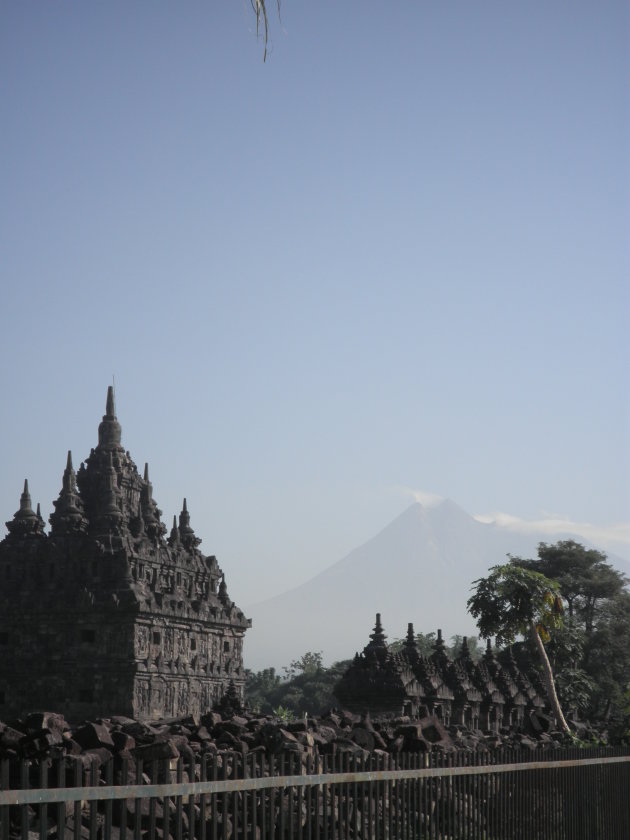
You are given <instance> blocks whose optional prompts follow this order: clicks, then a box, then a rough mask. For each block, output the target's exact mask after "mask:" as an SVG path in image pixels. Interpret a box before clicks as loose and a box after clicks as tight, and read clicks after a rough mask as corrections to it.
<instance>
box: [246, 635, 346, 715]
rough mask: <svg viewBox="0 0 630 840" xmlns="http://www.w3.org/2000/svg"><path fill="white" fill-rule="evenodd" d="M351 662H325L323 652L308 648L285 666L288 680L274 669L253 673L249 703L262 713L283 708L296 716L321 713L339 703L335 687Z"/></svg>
mask: <svg viewBox="0 0 630 840" xmlns="http://www.w3.org/2000/svg"><path fill="white" fill-rule="evenodd" d="M349 664H350V661H349V660H348V661H344V662H336V663H335V664H334V665H331V667H330V668H325V667H324V666H323V665H322V655H321V653H320V652H315V653H313V652H312V651H308V652H307V653H305V654H304V655H303V656H301V657H300V658H299V659H296V660H294V661H293V662H291V663H290V665H289V666H288V667H285V668H284V669H283V670H284V673H285V677H284V679H281V678H280V677H279V676H278V675H277V674H276V672H275V670H274V669H273V668H267V669H265V670H264V671H259V672H258V673H250V674H249V675H248V678H247V682H246V683H245V702H246V703H247V704H248V705H249V706H251V707H252V708H253V709H255V710H256V711H257V712H259V713H260V714H275V713H277V711H278V710H279V709H282V710H284V711H285V712H286V713H287V714H291V715H292V716H295V717H302V716H303V715H304V714H309V715H318V714H321V713H323V712H325V711H327V710H328V709H329V708H331V706H334V705H335V698H334V696H333V688H334V687H335V685H336V684H337V682H338V681H339V679H340V678H341V676H342V675H343V673H344V672H345V670H346V669H347V667H348V666H349Z"/></svg>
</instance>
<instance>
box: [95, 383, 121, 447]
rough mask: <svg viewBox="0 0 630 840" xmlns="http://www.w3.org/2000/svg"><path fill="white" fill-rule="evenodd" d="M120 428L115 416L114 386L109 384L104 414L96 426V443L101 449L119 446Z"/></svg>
mask: <svg viewBox="0 0 630 840" xmlns="http://www.w3.org/2000/svg"><path fill="white" fill-rule="evenodd" d="M121 433H122V429H121V428H120V423H119V422H118V420H117V418H116V406H115V405H114V388H113V386H112V385H109V386H108V388H107V402H106V404H105V414H104V415H103V420H102V421H101V424H100V425H99V427H98V445H99V446H100V447H101V448H102V449H118V448H120V437H121Z"/></svg>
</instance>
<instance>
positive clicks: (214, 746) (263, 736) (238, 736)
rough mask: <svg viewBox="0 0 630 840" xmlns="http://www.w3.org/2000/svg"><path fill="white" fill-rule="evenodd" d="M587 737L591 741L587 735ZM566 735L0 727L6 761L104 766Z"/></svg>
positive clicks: (373, 728) (103, 723) (118, 720)
mask: <svg viewBox="0 0 630 840" xmlns="http://www.w3.org/2000/svg"><path fill="white" fill-rule="evenodd" d="M580 734H581V735H582V736H584V735H588V733H587V732H585V731H584V729H582V731H581V733H580ZM561 744H562V736H561V734H560V733H559V732H555V731H554V730H553V727H552V721H551V719H550V718H549V717H548V716H546V715H544V714H541V713H537V714H535V715H534V714H532V715H531V716H530V718H529V719H528V721H527V726H526V728H525V729H524V730H523V731H520V732H515V731H509V730H504V731H501V732H499V733H493V734H487V733H486V734H484V733H481V732H478V731H471V730H468V729H466V728H464V727H462V726H452V727H449V728H448V729H447V728H445V727H444V726H443V724H442V722H441V721H440V720H439V719H438V718H437V717H435V716H432V715H429V714H425V715H422V716H421V717H420V718H419V719H413V720H412V719H410V718H407V717H399V718H395V719H389V720H374V721H372V720H371V719H370V717H369V716H361V715H356V714H353V713H351V712H347V711H339V712H338V711H331V712H329V713H327V714H325V715H323V716H321V717H309V718H304V719H298V720H292V721H285V720H281V719H279V718H274V717H270V716H267V717H260V716H255V715H253V714H251V713H247V712H242V711H240V710H239V711H237V713H234V712H227V713H226V712H225V711H223V713H220V712H218V711H212V712H208V713H206V714H204V715H202V716H200V717H199V718H197V717H194V716H188V717H181V718H176V719H170V720H160V721H153V722H150V723H149V722H140V721H137V720H132V719H130V718H127V717H122V716H113V717H109V718H98V719H95V720H91V721H85V722H83V723H80V724H78V725H70V724H69V723H68V722H67V721H66V720H65V718H64V717H63V716H62V715H60V714H56V713H54V712H36V713H32V714H29V715H28V716H26V717H25V718H24V719H22V720H15V721H9V722H6V723H2V722H0V759H1V758H14V759H41V758H43V757H47V756H49V757H53V758H54V757H61V756H64V755H67V756H77V757H82V758H83V760H84V761H85V760H87V761H89V762H90V763H91V762H94V761H95V762H97V763H98V764H104V763H106V762H107V761H109V759H110V758H111V757H112V755H113V756H117V757H119V758H133V759H142V760H143V761H145V762H146V761H152V760H155V759H163V758H168V759H174V758H177V757H179V756H182V757H183V758H184V759H185V760H186V761H193V760H196V759H197V757H198V756H199V755H201V754H204V753H207V752H212V753H218V752H238V753H250V752H253V751H256V752H262V753H264V754H265V755H281V754H286V753H305V754H308V755H331V754H339V753H348V754H351V755H357V756H365V755H366V754H371V753H374V752H379V751H380V752H381V753H384V754H398V753H404V752H427V751H435V750H447V751H451V750H470V751H475V750H492V749H496V748H501V747H506V748H512V749H518V750H521V749H527V748H529V749H535V748H536V747H540V746H542V745H548V746H551V747H553V746H560V745H561Z"/></svg>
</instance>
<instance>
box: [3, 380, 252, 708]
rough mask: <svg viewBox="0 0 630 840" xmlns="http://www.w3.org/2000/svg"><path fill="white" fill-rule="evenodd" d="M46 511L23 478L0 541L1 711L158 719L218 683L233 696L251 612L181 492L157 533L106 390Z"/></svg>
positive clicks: (147, 489)
mask: <svg viewBox="0 0 630 840" xmlns="http://www.w3.org/2000/svg"><path fill="white" fill-rule="evenodd" d="M54 507H55V510H54V512H53V513H52V514H51V516H50V529H49V532H48V533H46V532H45V525H44V521H43V519H42V517H41V514H40V509H39V505H38V506H37V510H36V511H34V510H33V508H32V504H31V497H30V495H29V489H28V482H27V481H25V482H24V492H23V493H22V496H21V498H20V508H19V510H18V511H17V513H16V514H15V516H14V517H13V519H12V520H11V521H10V522H7V523H6V524H7V528H8V531H9V533H8V535H7V536H6V537H5V538H4V539H3V540H2V541H1V542H0V719H5V720H7V719H8V718H11V717H13V716H19V715H21V714H23V713H24V712H26V711H28V710H31V709H42V708H44V709H53V710H55V711H60V712H63V713H64V714H65V715H66V717H68V718H69V719H71V720H72V719H77V720H79V719H84V718H86V717H95V716H98V715H113V714H118V715H128V716H130V717H134V718H139V719H156V718H163V717H173V716H181V715H186V714H198V713H200V712H203V711H205V710H207V709H209V708H211V707H212V706H213V704H214V703H216V702H217V701H218V700H220V699H221V698H222V697H223V696H224V695H225V694H226V692H227V691H228V688H230V692H231V693H232V694H233V693H234V689H236V692H237V694H238V695H239V696H240V697H242V694H243V686H244V683H245V673H244V669H243V655H242V649H243V636H244V634H245V631H246V629H247V628H248V627H250V626H251V621H250V620H249V619H247V618H245V616H244V615H243V613H242V612H241V610H239V609H238V608H237V607H236V606H235V605H234V603H233V602H232V601H231V600H230V598H229V596H228V592H227V587H226V583H225V576H224V575H223V573H222V571H221V569H220V568H219V566H218V564H217V560H216V557H212V556H210V557H208V556H205V555H204V554H202V552H201V551H200V550H199V543H200V542H201V540H200V539H199V538H198V537H196V536H195V532H194V531H193V529H192V527H191V525H190V516H189V513H188V510H187V505H186V499H184V503H183V508H182V511H181V513H180V514H179V520H177V518H176V517H174V518H173V527H172V529H171V531H170V535H169V536H168V537H167V536H166V532H167V529H166V527H165V525H164V524H163V523H162V521H161V511H160V510H159V508H158V506H157V504H156V502H155V501H154V499H153V490H152V485H151V482H150V481H149V470H148V466H147V465H145V468H144V476H141V475H140V474H139V472H138V470H137V468H136V465H135V464H134V462H133V461H132V460H131V457H130V455H129V452H126V451H125V449H124V448H123V446H122V445H121V427H120V424H119V423H118V420H117V418H116V413H115V407H114V393H113V389H112V388H111V387H110V388H109V389H108V392H107V402H106V410H105V416H104V417H103V420H102V422H101V424H100V425H99V428H98V445H97V446H96V448H95V449H92V451H91V453H90V455H89V457H88V458H87V459H86V461H85V462H84V463H83V464H81V466H80V468H79V470H78V473H75V471H74V468H73V465H72V456H71V453H70V452H68V460H67V465H66V469H65V471H64V473H63V483H62V488H61V492H60V493H59V498H58V499H57V501H55V502H54ZM230 684H233V688H232V687H231V685H230Z"/></svg>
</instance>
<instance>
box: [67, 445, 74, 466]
mask: <svg viewBox="0 0 630 840" xmlns="http://www.w3.org/2000/svg"><path fill="white" fill-rule="evenodd" d="M66 469H67V470H71V469H73V467H72V450H70V449H68V461H67V463H66Z"/></svg>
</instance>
